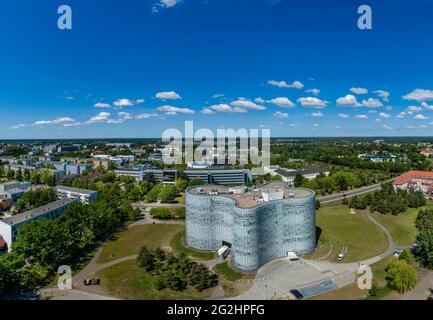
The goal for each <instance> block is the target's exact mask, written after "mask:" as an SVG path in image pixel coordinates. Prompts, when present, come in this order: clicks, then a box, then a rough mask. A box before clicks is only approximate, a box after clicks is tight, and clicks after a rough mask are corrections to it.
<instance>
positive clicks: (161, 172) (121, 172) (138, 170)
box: [115, 166, 178, 183]
mask: <svg viewBox="0 0 433 320" xmlns="http://www.w3.org/2000/svg"><path fill="white" fill-rule="evenodd" d="M115 173H116V176H128V177H133V178H135V179H136V180H137V181H143V180H154V181H156V182H161V183H174V182H175V181H176V180H177V175H178V171H177V170H168V169H154V168H146V167H143V166H138V167H129V168H122V169H118V170H115Z"/></svg>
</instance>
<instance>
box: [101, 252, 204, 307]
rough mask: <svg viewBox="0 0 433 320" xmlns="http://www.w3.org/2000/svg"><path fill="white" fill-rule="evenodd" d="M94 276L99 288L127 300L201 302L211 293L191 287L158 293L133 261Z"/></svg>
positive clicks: (149, 277)
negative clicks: (99, 280)
mask: <svg viewBox="0 0 433 320" xmlns="http://www.w3.org/2000/svg"><path fill="white" fill-rule="evenodd" d="M96 276H97V277H99V278H100V279H101V287H102V288H103V289H104V290H105V291H107V292H108V293H109V294H111V295H112V296H115V297H119V298H123V299H129V300H191V299H193V300H197V299H200V300H202V299H207V298H209V297H210V295H211V293H212V290H211V289H207V290H205V291H203V292H199V291H198V290H196V289H194V288H192V287H188V288H187V289H185V290H184V291H173V290H170V289H164V290H161V291H158V290H156V289H155V288H154V287H153V285H152V276H151V275H150V274H149V273H147V272H146V271H144V269H143V268H140V267H139V266H138V265H137V264H136V261H135V260H130V261H126V262H123V263H119V264H117V265H115V266H112V267H110V268H107V269H104V270H101V271H99V272H98V273H97V275H96Z"/></svg>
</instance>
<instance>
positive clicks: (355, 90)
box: [350, 88, 368, 94]
mask: <svg viewBox="0 0 433 320" xmlns="http://www.w3.org/2000/svg"><path fill="white" fill-rule="evenodd" d="M350 92H352V93H354V94H367V93H368V89H365V88H351V89H350Z"/></svg>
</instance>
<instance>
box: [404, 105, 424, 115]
mask: <svg viewBox="0 0 433 320" xmlns="http://www.w3.org/2000/svg"><path fill="white" fill-rule="evenodd" d="M407 111H408V113H409V114H412V113H414V112H420V111H422V108H421V107H418V106H410V107H408V108H407Z"/></svg>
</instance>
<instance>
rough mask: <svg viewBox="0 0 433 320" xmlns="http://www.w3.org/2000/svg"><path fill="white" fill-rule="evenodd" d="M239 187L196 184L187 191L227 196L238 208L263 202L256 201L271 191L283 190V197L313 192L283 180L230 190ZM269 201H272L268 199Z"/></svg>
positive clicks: (304, 195) (251, 206) (295, 197)
mask: <svg viewBox="0 0 433 320" xmlns="http://www.w3.org/2000/svg"><path fill="white" fill-rule="evenodd" d="M235 188H239V187H234V188H233V187H226V186H220V185H205V186H197V187H192V188H190V189H188V192H190V193H191V194H195V195H204V196H205V195H206V196H211V197H212V196H220V197H227V198H230V199H233V200H235V201H236V202H237V204H238V206H239V208H253V207H256V206H259V205H261V204H263V203H265V202H263V201H257V199H260V198H262V192H263V193H271V192H278V191H283V197H284V199H289V198H294V199H299V198H306V197H308V196H311V195H313V194H314V191H312V190H309V189H303V188H291V187H288V186H287V184H286V183H285V182H282V181H275V182H269V183H267V184H265V185H262V186H260V187H251V188H248V191H247V192H245V193H241V194H235V193H233V192H230V189H235ZM212 193H215V194H212ZM269 202H272V200H271V201H269Z"/></svg>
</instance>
